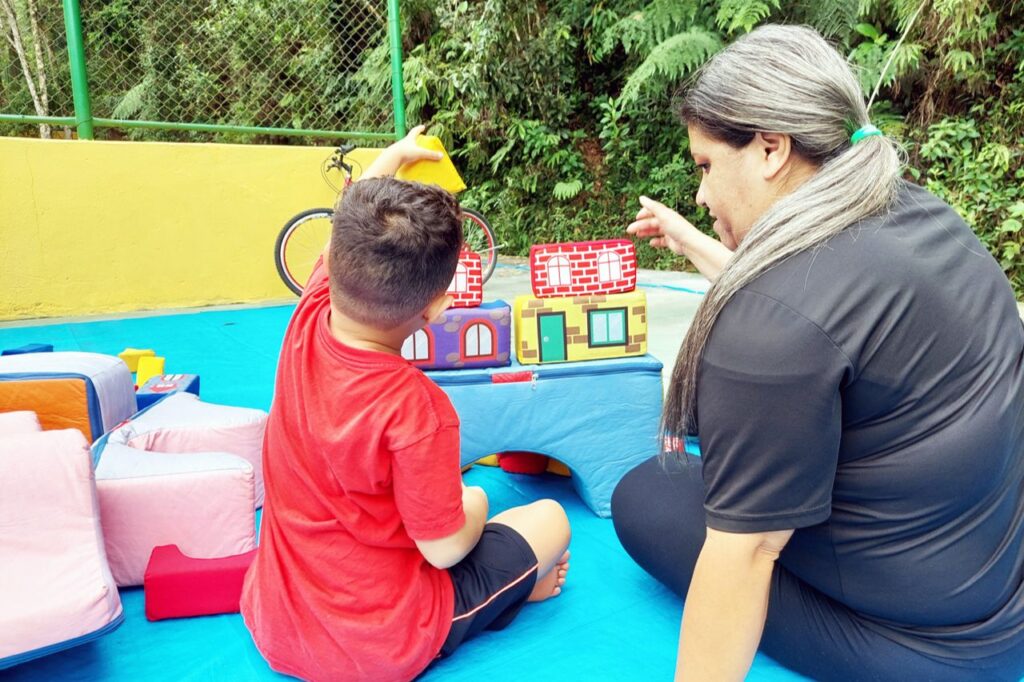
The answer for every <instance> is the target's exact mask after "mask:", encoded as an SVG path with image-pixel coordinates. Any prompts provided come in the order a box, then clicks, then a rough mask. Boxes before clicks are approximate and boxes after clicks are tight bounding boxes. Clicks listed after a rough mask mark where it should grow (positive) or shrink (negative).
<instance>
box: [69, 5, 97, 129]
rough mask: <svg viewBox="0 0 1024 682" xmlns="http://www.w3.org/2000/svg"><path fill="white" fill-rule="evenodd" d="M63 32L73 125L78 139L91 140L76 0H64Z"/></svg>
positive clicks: (90, 123) (83, 54)
mask: <svg viewBox="0 0 1024 682" xmlns="http://www.w3.org/2000/svg"><path fill="white" fill-rule="evenodd" d="M64 30H65V31H66V32H67V38H68V61H70V62H71V93H72V95H73V97H74V101H75V123H76V125H77V127H78V139H80V140H91V139H93V137H92V106H91V104H90V103H89V76H88V74H87V73H86V69H85V46H84V43H83V41H82V15H81V12H80V11H79V9H78V0H64Z"/></svg>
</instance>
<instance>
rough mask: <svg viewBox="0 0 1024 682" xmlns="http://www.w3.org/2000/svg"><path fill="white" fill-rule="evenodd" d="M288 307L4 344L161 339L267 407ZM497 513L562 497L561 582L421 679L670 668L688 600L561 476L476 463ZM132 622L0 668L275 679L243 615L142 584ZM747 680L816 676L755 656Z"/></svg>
mask: <svg viewBox="0 0 1024 682" xmlns="http://www.w3.org/2000/svg"><path fill="white" fill-rule="evenodd" d="M292 308H293V307H292V306H277V307H269V308H246V309H237V310H228V311H209V312H200V313H187V314H175V315H165V316H158V317H145V318H130V319H123V320H111V321H99V322H84V323H65V324H54V325H48V326H32V327H18V328H3V329H0V348H9V347H13V346H19V345H23V344H25V343H30V342H43V343H52V344H54V347H55V350H84V351H91V352H99V353H109V354H116V353H118V352H119V351H121V350H122V349H124V348H125V347H129V346H131V347H135V348H153V349H154V350H156V352H157V354H159V355H163V356H164V357H166V358H167V368H166V370H167V371H168V372H171V373H183V372H187V373H193V374H199V375H200V376H201V377H202V395H203V398H204V399H205V400H208V401H211V402H222V403H225V404H230V405H242V406H247V407H259V408H262V409H268V408H269V405H270V401H271V398H272V396H273V380H274V371H275V367H276V364H277V355H278V350H279V348H280V342H281V337H282V335H283V334H284V328H285V325H286V324H287V322H288V317H289V316H290V314H291V311H292ZM466 481H467V483H469V484H471V485H481V486H483V487H484V488H485V489H486V490H487V493H488V495H489V496H490V500H491V511H492V512H494V513H496V512H498V511H500V510H502V509H505V508H507V507H511V506H515V505H518V504H523V503H525V502H529V501H531V500H535V499H539V498H542V497H551V498H554V499H556V500H558V501H559V502H561V503H562V504H563V505H564V506H565V508H566V511H567V513H568V515H569V519H570V522H571V523H572V527H573V541H572V546H571V550H572V559H571V570H570V572H569V580H568V584H567V586H566V589H565V591H564V593H563V594H562V595H561V596H559V597H557V598H555V599H552V600H549V601H547V602H543V603H540V604H531V605H528V607H527V608H525V609H523V611H522V613H521V614H520V616H519V617H518V618H517V619H516V621H515V622H514V623H512V625H511V626H509V627H508V628H507V629H506V630H503V631H501V632H494V633H486V634H485V635H484V636H482V637H480V638H478V639H476V640H472V641H470V642H467V643H466V644H465V645H464V646H463V647H462V648H460V649H459V650H458V651H457V652H456V653H455V655H454V656H452V657H451V658H449V659H446V660H443V661H439V662H437V663H436V664H434V665H433V666H432V667H431V668H429V669H428V670H427V671H426V673H424V675H423V676H422V678H421V679H423V680H429V681H432V682H435V681H436V682H447V681H458V680H466V681H469V680H472V681H473V682H479V681H480V680H482V679H486V680H487V682H504V681H506V680H508V681H510V682H511V681H513V680H514V681H516V682H519V681H520V680H523V679H531V680H536V681H538V682H545V681H547V680H551V681H555V680H557V681H558V682H564V681H565V680H567V679H586V680H654V679H659V680H660V679H670V678H671V676H672V671H673V669H674V666H675V651H676V644H677V637H678V632H679V621H680V616H681V613H682V604H681V603H680V600H679V599H678V598H677V597H676V596H674V595H672V594H671V593H670V592H668V591H667V590H666V589H664V588H663V587H662V586H661V585H659V584H658V583H656V582H655V581H654V580H653V579H651V578H650V577H649V576H648V575H647V574H645V573H644V572H643V571H642V570H640V568H639V567H638V566H637V565H636V564H634V563H633V561H632V560H631V559H630V558H629V556H628V555H627V554H626V553H625V551H624V550H623V549H622V546H621V545H620V544H619V541H618V539H617V538H616V536H615V532H614V529H613V527H612V522H611V521H610V520H607V519H601V518H598V517H597V516H595V515H594V514H593V513H591V512H590V510H589V509H587V507H586V506H584V504H583V503H582V502H581V501H580V499H579V498H578V497H577V496H576V493H575V492H574V490H573V488H572V485H571V482H570V481H569V480H568V479H566V478H562V477H559V476H554V475H551V474H545V475H542V476H515V475H510V474H506V473H504V472H502V471H501V470H499V469H494V468H491V467H481V466H475V467H473V468H472V469H471V470H470V471H469V472H467V474H466ZM121 598H122V601H123V603H124V608H125V622H124V625H122V626H121V627H120V628H118V629H117V630H115V631H114V632H112V633H110V634H108V635H106V636H104V637H101V638H100V639H98V640H96V641H94V642H91V643H89V644H84V645H82V646H79V647H76V648H74V649H69V650H66V651H63V652H60V653H57V654H54V655H51V656H48V657H46V658H42V659H38V660H36V661H31V662H28V663H24V664H22V665H19V666H16V667H14V668H11V669H10V670H6V671H3V672H0V678H3V679H5V680H6V679H10V680H133V681H137V680H271V679H282V680H283V679H290V678H286V677H285V676H282V675H277V674H275V673H274V672H273V671H271V670H270V669H269V668H268V667H267V664H266V663H265V662H264V661H263V659H262V658H261V657H260V655H259V652H258V651H257V650H256V648H255V646H254V645H253V644H252V640H251V639H250V637H249V633H248V631H247V630H246V629H245V626H244V625H243V624H242V620H241V617H240V616H238V615H226V616H209V617H204V618H189V619H179V620H167V621H160V622H157V623H150V622H149V621H147V620H146V618H145V615H144V612H143V592H142V589H141V588H131V589H124V590H122V591H121ZM747 679H748V680H755V681H763V682H783V681H792V680H803V679H806V678H804V677H801V676H800V675H797V674H795V673H792V672H790V671H788V670H786V669H785V668H783V667H781V666H779V665H778V664H777V663H775V662H774V661H772V660H771V659H770V658H768V657H766V656H763V655H760V654H759V655H758V657H757V659H756V660H755V662H754V665H753V667H752V669H751V671H750V674H749V675H748V678H747Z"/></svg>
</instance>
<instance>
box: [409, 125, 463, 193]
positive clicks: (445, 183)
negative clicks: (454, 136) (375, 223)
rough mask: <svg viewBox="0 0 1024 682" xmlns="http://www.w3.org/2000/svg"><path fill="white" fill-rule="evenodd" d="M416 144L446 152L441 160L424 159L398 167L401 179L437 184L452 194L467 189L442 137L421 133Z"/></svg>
mask: <svg viewBox="0 0 1024 682" xmlns="http://www.w3.org/2000/svg"><path fill="white" fill-rule="evenodd" d="M416 144H417V145H419V146H420V147H423V148H424V149H429V150H431V151H435V152H441V153H442V154H444V157H443V158H442V159H440V160H439V161H431V160H428V159H424V160H422V161H415V162H413V163H408V164H406V165H404V166H402V167H401V168H399V169H398V172H397V173H395V177H396V178H398V179H399V180H409V181H412V182H422V183H425V184H428V185H437V186H439V187H442V188H444V189H446V190H448V191H449V192H451V193H452V194H458V193H459V192H461V191H462V190H464V189H466V183H465V182H463V180H462V176H461V175H459V171H458V170H457V169H456V168H455V164H454V163H452V159H451V157H450V156H448V152H446V151H445V149H444V144H442V143H441V138H439V137H437V136H435V135H420V136H419V137H417V138H416Z"/></svg>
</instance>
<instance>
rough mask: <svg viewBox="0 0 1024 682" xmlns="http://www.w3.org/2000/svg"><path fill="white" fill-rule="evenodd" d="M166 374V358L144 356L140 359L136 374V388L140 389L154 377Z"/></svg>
mask: <svg viewBox="0 0 1024 682" xmlns="http://www.w3.org/2000/svg"><path fill="white" fill-rule="evenodd" d="M163 373H164V358H162V357H160V356H159V355H157V356H151V355H143V356H142V357H140V358H139V365H138V370H137V372H136V374H135V386H136V387H139V386H142V385H143V384H145V383H146V382H147V381H149V380H150V379H151V378H152V377H155V376H156V375H158V374H163Z"/></svg>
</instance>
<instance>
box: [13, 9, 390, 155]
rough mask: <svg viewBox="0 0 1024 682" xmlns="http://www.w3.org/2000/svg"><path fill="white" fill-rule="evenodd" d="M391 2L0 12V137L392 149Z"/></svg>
mask: <svg viewBox="0 0 1024 682" xmlns="http://www.w3.org/2000/svg"><path fill="white" fill-rule="evenodd" d="M397 4H398V3H397V0H134V1H133V0H81V4H80V7H79V0H64V2H63V8H62V7H61V6H60V4H59V3H56V2H52V0H50V1H47V0H0V35H2V38H0V134H36V135H44V136H46V135H48V134H50V130H49V128H50V127H51V126H53V131H52V134H53V135H54V136H59V135H62V134H68V133H69V132H70V130H72V129H73V128H75V127H76V124H77V131H78V134H79V135H80V136H81V137H90V136H93V135H95V137H97V138H105V139H111V138H115V139H119V138H125V137H128V138H132V139H161V140H217V141H228V142H240V141H251V140H259V141H283V140H284V139H286V138H288V137H291V136H299V137H322V136H331V137H341V136H349V137H369V138H393V137H394V135H395V134H396V132H397V133H401V132H404V127H405V122H404V111H403V107H402V104H403V101H404V94H403V93H402V92H401V54H400V49H401V48H400V43H399V41H398V40H397V31H398V16H397V13H398V12H397ZM62 10H63V11H62ZM79 17H80V18H79ZM395 84H397V87H398V91H397V92H393V86H394V85H395Z"/></svg>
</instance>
